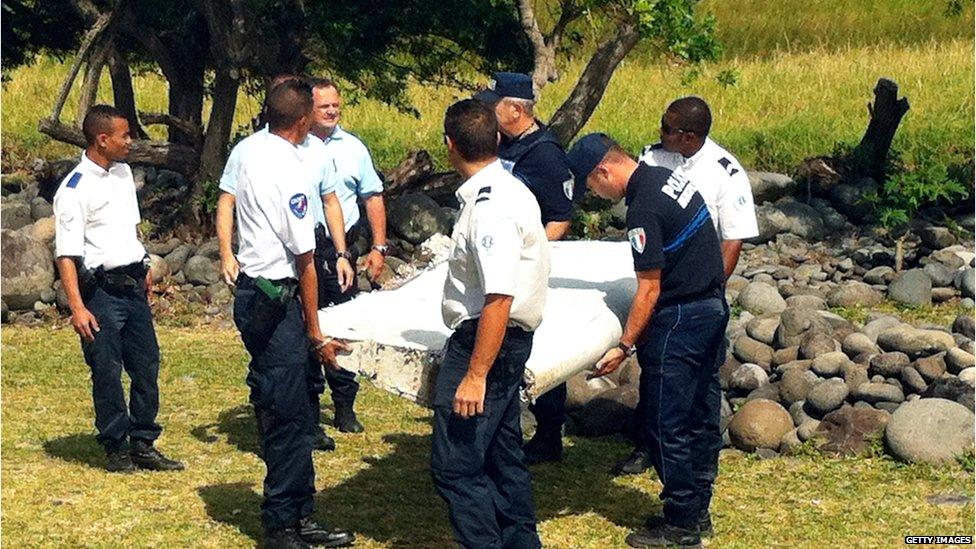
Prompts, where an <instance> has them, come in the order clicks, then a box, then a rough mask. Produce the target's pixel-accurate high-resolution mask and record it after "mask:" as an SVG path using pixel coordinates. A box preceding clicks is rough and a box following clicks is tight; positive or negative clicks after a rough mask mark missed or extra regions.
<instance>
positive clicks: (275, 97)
mask: <svg viewBox="0 0 976 549" xmlns="http://www.w3.org/2000/svg"><path fill="white" fill-rule="evenodd" d="M267 109H268V112H267V122H268V127H269V129H270V130H271V131H272V132H278V131H282V130H287V129H289V128H291V127H293V126H294V125H295V124H296V123H297V122H298V121H299V120H301V119H302V117H303V116H307V117H309V118H311V114H312V88H311V86H309V85H308V84H306V83H305V82H302V81H300V80H297V79H289V80H285V81H283V82H281V83H280V84H278V85H277V86H275V87H274V88H272V89H271V91H270V92H268V99H267Z"/></svg>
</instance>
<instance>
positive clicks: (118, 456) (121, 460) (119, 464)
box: [105, 448, 136, 473]
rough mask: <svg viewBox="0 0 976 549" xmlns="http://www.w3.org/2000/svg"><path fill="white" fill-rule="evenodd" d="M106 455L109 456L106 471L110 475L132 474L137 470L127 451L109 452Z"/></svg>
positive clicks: (120, 449)
mask: <svg viewBox="0 0 976 549" xmlns="http://www.w3.org/2000/svg"><path fill="white" fill-rule="evenodd" d="M106 454H107V456H108V462H107V463H106V464H105V470H106V471H108V472H110V473H132V472H133V471H135V470H136V466H135V464H134V463H132V458H130V457H129V451H128V450H127V449H125V448H119V449H117V450H109V451H108V452H106Z"/></svg>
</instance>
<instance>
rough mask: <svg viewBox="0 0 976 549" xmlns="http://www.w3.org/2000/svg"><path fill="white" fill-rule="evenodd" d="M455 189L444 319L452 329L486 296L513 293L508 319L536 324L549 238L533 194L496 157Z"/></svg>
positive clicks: (546, 275)
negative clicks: (457, 208)
mask: <svg viewBox="0 0 976 549" xmlns="http://www.w3.org/2000/svg"><path fill="white" fill-rule="evenodd" d="M456 195H457V198H458V202H460V204H461V212H460V215H459V216H458V221H457V223H456V224H455V225H454V231H453V234H452V236H451V238H452V240H453V241H454V246H453V248H452V249H451V255H450V258H449V259H448V272H447V280H446V281H445V282H444V299H443V302H442V303H441V313H442V315H443V318H444V324H446V325H447V326H448V327H449V328H451V329H455V328H457V327H458V325H459V324H461V322H463V321H465V320H468V319H471V318H478V317H480V316H481V310H482V308H484V305H485V296H486V295H488V294H501V295H508V296H512V297H513V298H514V300H513V302H512V310H511V314H510V317H509V324H510V325H513V326H518V327H520V328H522V329H524V330H528V331H533V330H535V329H536V328H537V327H538V326H539V323H541V322H542V309H543V308H544V307H545V304H546V289H547V288H548V286H549V241H548V240H547V239H546V230H545V229H544V228H543V227H542V222H541V221H540V219H541V214H540V213H539V205H538V203H537V202H536V200H535V197H534V196H533V195H532V192H531V191H529V189H528V187H526V186H525V184H524V183H522V182H521V181H519V180H518V179H516V178H515V176H513V175H512V174H511V173H510V172H509V171H507V170H506V169H505V168H504V167H502V163H501V162H500V161H497V160H496V161H495V162H493V163H491V164H489V165H488V166H486V167H484V168H483V169H482V170H481V171H479V172H478V173H476V174H474V175H473V176H472V177H471V178H470V179H468V180H467V181H465V182H464V184H462V185H461V187H460V188H458V190H457V193H456Z"/></svg>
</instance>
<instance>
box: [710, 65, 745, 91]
mask: <svg viewBox="0 0 976 549" xmlns="http://www.w3.org/2000/svg"><path fill="white" fill-rule="evenodd" d="M740 78H742V73H741V72H739V70H738V69H735V68H731V69H724V70H722V71H720V72H719V73H718V74H716V75H715V81H716V82H718V83H719V84H721V85H722V87H725V88H731V87H733V86H736V85H738V83H739V79H740Z"/></svg>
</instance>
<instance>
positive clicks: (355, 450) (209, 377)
mask: <svg viewBox="0 0 976 549" xmlns="http://www.w3.org/2000/svg"><path fill="white" fill-rule="evenodd" d="M159 336H160V342H161V347H162V354H163V364H162V374H161V380H160V385H161V391H162V410H161V413H160V421H161V423H162V424H163V426H164V428H165V431H164V432H163V436H162V439H161V441H160V447H161V448H162V449H163V450H164V451H166V452H167V453H169V454H171V455H172V456H175V457H177V458H180V459H182V460H185V462H186V464H187V467H188V469H187V471H185V472H182V473H166V474H160V473H155V474H152V473H138V474H135V475H130V476H120V475H112V474H109V473H106V472H104V471H103V470H102V469H101V467H102V465H103V463H104V458H103V456H102V454H101V451H100V449H99V447H98V445H97V444H96V442H95V439H94V433H93V427H92V405H91V394H90V380H89V375H88V369H87V367H86V366H85V365H84V363H83V362H82V360H81V353H80V350H79V348H78V343H77V339H76V337H75V336H74V334H73V333H72V332H71V330H70V328H60V329H58V328H49V327H48V328H30V329H28V328H18V327H4V329H3V332H2V361H3V376H2V391H3V393H2V395H3V407H2V419H3V422H2V445H3V448H2V476H3V484H2V506H3V516H2V524H0V525H2V528H3V537H4V542H6V544H8V545H10V546H11V547H20V546H29V547H37V546H49V547H53V546H72V547H74V546H94V547H113V546H122V545H125V546H146V547H148V546H157V547H226V546H248V545H253V544H254V543H255V542H259V541H260V539H261V526H260V521H259V513H258V505H259V503H260V490H261V480H262V478H263V475H264V466H263V464H262V463H261V461H260V460H259V459H258V458H257V456H256V455H255V453H254V450H255V447H256V441H255V437H256V435H255V429H254V425H253V419H252V416H251V414H250V411H249V407H248V405H247V391H246V388H245V385H244V375H245V370H246V362H245V361H246V356H245V353H244V350H243V348H242V346H241V344H240V342H239V340H238V339H237V336H236V333H234V332H233V331H232V330H228V329H185V328H169V327H163V328H160V329H159ZM359 410H360V415H361V418H362V419H363V421H364V423H365V425H366V427H367V432H366V433H365V434H362V435H337V437H336V438H337V440H338V443H339V449H338V451H336V452H334V453H316V455H315V465H316V473H317V477H316V487H317V488H318V490H319V492H318V494H317V496H316V503H317V506H318V509H317V512H316V513H317V514H316V517H317V518H319V519H323V520H326V521H328V522H330V523H332V524H336V525H341V526H342V527H345V528H350V529H352V530H355V531H356V533H357V535H358V536H359V540H360V541H359V546H362V547H444V546H446V545H448V544H449V542H450V540H451V532H450V527H449V525H448V522H447V516H446V510H445V507H444V505H443V504H442V503H441V501H440V499H439V498H438V497H437V495H436V493H435V492H434V489H433V487H432V485H431V481H430V477H429V474H428V466H427V464H428V449H429V444H430V440H429V436H430V417H431V415H430V413H429V412H428V411H427V410H426V409H424V408H421V407H419V406H416V405H414V404H411V403H410V402H407V401H406V400H403V399H400V398H397V397H395V396H392V395H390V394H387V393H385V392H383V391H380V390H378V389H375V388H372V387H370V386H369V384H368V383H364V386H363V391H362V394H361V400H360V404H359ZM330 414H331V412H330V411H329V410H326V412H325V415H326V417H329V416H330ZM568 446H569V447H568V450H567V453H566V459H565V462H564V463H563V464H561V465H547V466H543V467H539V468H537V469H535V470H534V488H535V495H536V505H537V509H538V515H539V520H540V530H541V535H542V540H543V543H544V544H545V545H546V546H547V547H567V548H569V547H621V546H623V543H624V537H625V536H626V534H627V532H628V531H629V530H630V529H632V528H634V527H637V526H639V525H640V524H641V522H642V520H643V518H644V516H645V515H647V514H649V513H652V512H655V511H658V510H659V509H660V503H659V501H658V500H657V493H658V491H659V489H660V485H659V484H658V482H657V480H656V479H655V478H653V476H644V477H641V478H634V477H631V478H626V479H615V478H613V477H611V476H610V475H609V474H608V473H607V471H608V468H609V465H610V464H611V463H612V462H613V461H614V460H616V459H618V458H620V457H622V456H623V455H625V454H626V452H627V451H628V446H627V444H626V443H625V442H624V441H623V440H620V439H583V438H570V439H568ZM933 494H962V495H966V496H969V497H970V498H971V497H972V495H973V475H972V472H971V470H968V471H967V470H966V469H965V468H963V467H962V466H960V465H952V466H949V467H946V468H938V469H936V468H931V467H923V466H905V465H901V464H898V463H895V462H893V461H891V460H890V459H888V458H885V457H874V458H869V459H846V460H845V459H828V458H823V457H818V456H816V455H814V454H813V453H812V452H807V453H805V455H803V456H801V457H793V458H781V459H774V460H765V461H764V460H757V459H755V458H752V457H748V456H744V455H741V454H739V453H735V452H729V453H723V455H722V464H721V476H720V478H719V481H718V485H717V488H716V499H715V502H714V505H713V513H714V516H715V524H716V529H717V536H716V537H715V538H713V539H712V540H711V541H709V542H708V545H709V546H712V547H761V546H778V547H824V546H837V547H840V546H858V547H866V546H877V547H881V546H893V545H900V544H901V543H902V538H903V536H905V535H931V534H940V535H941V534H946V535H956V534H960V535H969V534H972V533H973V520H974V515H973V505H972V503H971V500H970V503H969V504H967V505H965V506H940V505H935V504H932V503H929V502H928V501H927V500H926V498H927V497H928V496H930V495H933Z"/></svg>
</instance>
